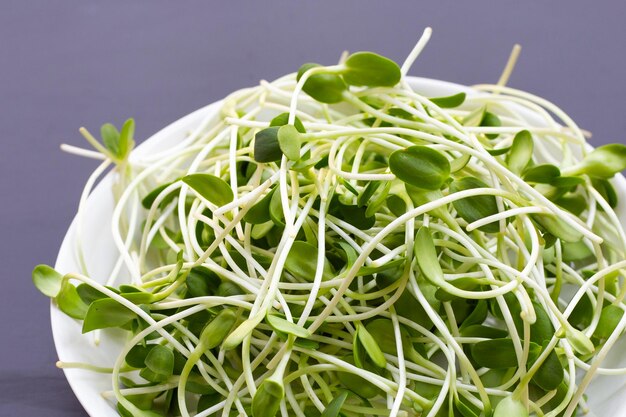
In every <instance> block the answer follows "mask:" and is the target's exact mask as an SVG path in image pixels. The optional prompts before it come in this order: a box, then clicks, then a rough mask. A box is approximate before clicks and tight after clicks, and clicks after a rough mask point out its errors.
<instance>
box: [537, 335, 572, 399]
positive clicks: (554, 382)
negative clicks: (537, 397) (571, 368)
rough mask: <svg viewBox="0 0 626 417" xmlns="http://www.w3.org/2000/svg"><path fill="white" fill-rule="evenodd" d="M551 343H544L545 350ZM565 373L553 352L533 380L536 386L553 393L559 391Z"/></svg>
mask: <svg viewBox="0 0 626 417" xmlns="http://www.w3.org/2000/svg"><path fill="white" fill-rule="evenodd" d="M548 343H549V342H547V341H546V342H544V345H543V348H542V349H545V348H546V346H547V345H548ZM563 378H564V373H563V366H562V365H561V361H560V360H559V357H558V356H557V354H556V352H555V351H554V350H553V351H552V352H550V354H549V355H548V357H547V358H546V360H545V361H544V362H543V364H541V366H540V367H539V369H537V372H536V373H535V374H534V375H533V377H532V380H533V382H534V383H535V384H537V385H538V386H539V387H541V388H542V389H544V390H546V391H552V390H554V389H557V388H558V386H559V385H560V384H561V381H563Z"/></svg>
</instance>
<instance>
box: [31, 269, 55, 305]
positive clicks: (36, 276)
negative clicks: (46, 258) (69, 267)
mask: <svg viewBox="0 0 626 417" xmlns="http://www.w3.org/2000/svg"><path fill="white" fill-rule="evenodd" d="M32 277H33V284H35V287H36V288H37V289H38V290H39V291H40V292H41V293H42V294H43V295H45V296H46V297H50V298H54V297H56V296H57V295H58V294H59V291H61V283H62V281H63V275H61V274H60V273H58V272H57V271H56V270H55V269H54V268H52V267H51V266H48V265H44V264H41V265H37V266H36V267H35V268H34V269H33V274H32Z"/></svg>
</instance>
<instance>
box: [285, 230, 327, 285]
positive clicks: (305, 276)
mask: <svg viewBox="0 0 626 417" xmlns="http://www.w3.org/2000/svg"><path fill="white" fill-rule="evenodd" d="M285 269H286V270H287V271H288V272H289V273H290V274H291V275H293V276H294V277H296V278H299V279H302V280H305V281H307V282H312V281H313V279H314V278H315V271H316V269H317V246H313V245H311V244H310V243H308V242H304V241H301V240H296V241H295V242H293V245H292V246H291V250H290V251H289V254H288V255H287V260H286V261H285ZM333 276H334V273H333V270H332V267H331V265H330V262H328V260H325V261H324V271H323V273H322V280H324V281H326V280H329V279H331V278H333Z"/></svg>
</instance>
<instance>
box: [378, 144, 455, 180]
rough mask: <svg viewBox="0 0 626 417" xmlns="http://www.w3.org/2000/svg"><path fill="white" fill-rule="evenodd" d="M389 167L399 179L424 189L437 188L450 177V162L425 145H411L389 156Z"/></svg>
mask: <svg viewBox="0 0 626 417" xmlns="http://www.w3.org/2000/svg"><path fill="white" fill-rule="evenodd" d="M389 169H390V170H391V172H392V173H393V174H394V175H395V176H396V177H398V178H399V179H400V180H401V181H404V182H406V183H407V184H411V185H412V186H414V187H418V188H423V189H426V190H438V189H439V188H441V186H442V185H443V184H444V183H445V182H446V180H447V179H448V178H449V177H450V162H449V161H448V158H446V157H445V156H444V155H443V154H442V153H441V152H439V151H436V150H435V149H432V148H429V147H427V146H411V147H409V148H407V149H401V150H398V151H395V152H393V153H392V154H391V156H390V157H389Z"/></svg>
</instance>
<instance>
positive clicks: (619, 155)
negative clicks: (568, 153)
mask: <svg viewBox="0 0 626 417" xmlns="http://www.w3.org/2000/svg"><path fill="white" fill-rule="evenodd" d="M624 169H626V145H623V144H621V143H613V144H610V145H603V146H600V147H598V148H596V149H594V150H593V151H591V152H589V153H588V154H587V156H585V157H584V158H583V160H582V161H581V163H580V164H579V165H578V166H576V167H575V169H574V174H587V175H589V176H590V177H593V178H601V179H607V178H611V177H613V176H614V175H615V174H617V173H618V172H621V171H623V170H624Z"/></svg>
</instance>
